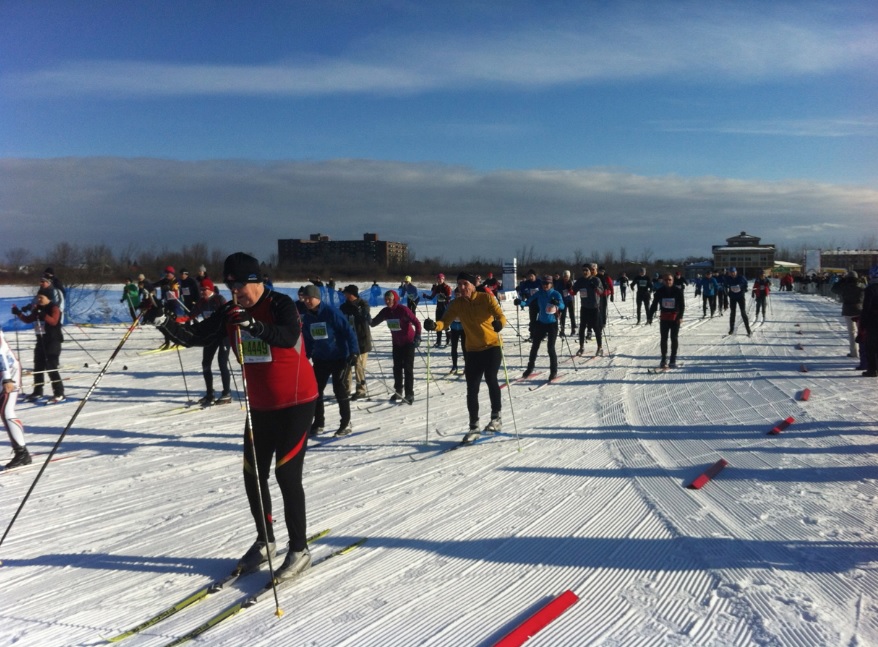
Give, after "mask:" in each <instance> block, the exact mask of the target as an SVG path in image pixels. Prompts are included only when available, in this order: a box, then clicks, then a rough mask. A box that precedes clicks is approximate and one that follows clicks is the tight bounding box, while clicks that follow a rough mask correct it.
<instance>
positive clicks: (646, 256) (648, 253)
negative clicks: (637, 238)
mask: <svg viewBox="0 0 878 647" xmlns="http://www.w3.org/2000/svg"><path fill="white" fill-rule="evenodd" d="M654 254H655V252H654V251H653V250H652V247H644V248H643V251H642V252H640V257H641V259H642V260H643V264H644V265H649V264H650V263H652V257H653V255H654Z"/></svg>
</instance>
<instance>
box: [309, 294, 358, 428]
mask: <svg viewBox="0 0 878 647" xmlns="http://www.w3.org/2000/svg"><path fill="white" fill-rule="evenodd" d="M302 300H303V301H304V302H305V312H304V313H303V314H302V333H303V336H304V338H305V353H306V355H307V356H308V359H310V360H311V363H312V364H313V365H314V377H316V378H317V390H318V391H319V392H320V397H318V398H317V407H316V409H315V411H314V423H313V424H312V425H311V431H310V435H311V436H316V435H317V434H319V433H320V432H321V431H323V424H324V422H325V420H324V416H323V390H324V389H325V388H326V383H327V382H328V381H329V378H330V377H331V378H332V392H333V393H334V394H335V399H336V402H338V412H339V416H340V417H341V424H340V425H339V427H338V431H337V432H335V435H336V436H346V435H348V434H349V433H351V431H352V430H353V429H352V427H351V401H350V392H349V390H348V381H349V380H348V374H349V372H350V371H351V369H352V367H354V366H356V363H357V356H358V355H359V354H360V348H359V346H358V345H357V333H356V332H355V331H354V328H353V326H351V324H350V322H348V319H347V317H345V316H344V315H343V314H342V312H341V310H339V309H338V308H333V307H332V306H329V305H326V304H325V303H323V302H322V301H321V298H320V288H318V287H317V286H316V285H308V286H305V291H304V293H303V295H302Z"/></svg>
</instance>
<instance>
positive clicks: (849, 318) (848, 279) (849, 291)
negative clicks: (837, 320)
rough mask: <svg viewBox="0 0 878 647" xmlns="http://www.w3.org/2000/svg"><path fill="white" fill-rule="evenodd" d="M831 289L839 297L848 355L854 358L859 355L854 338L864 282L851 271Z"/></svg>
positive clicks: (856, 333) (856, 334)
mask: <svg viewBox="0 0 878 647" xmlns="http://www.w3.org/2000/svg"><path fill="white" fill-rule="evenodd" d="M832 291H833V292H834V293H835V294H837V295H838V296H839V298H840V299H841V316H842V317H844V320H845V324H846V325H847V330H848V343H849V346H850V351H849V352H848V357H853V358H854V359H856V358H857V357H859V356H860V353H859V352H858V351H859V349H858V347H857V342H856V339H857V337H859V334H858V330H857V329H858V328H859V327H860V325H859V320H860V315H861V314H862V313H863V294H864V293H865V291H866V284H865V282H863V281H862V280H861V279H860V277H859V275H858V274H857V273H856V272H854V271H851V272H848V273H847V275H846V276H845V277H844V279H842V280H841V281H839V282H838V283H836V284H835V285H833V286H832Z"/></svg>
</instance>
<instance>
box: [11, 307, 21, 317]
mask: <svg viewBox="0 0 878 647" xmlns="http://www.w3.org/2000/svg"><path fill="white" fill-rule="evenodd" d="M12 314H14V315H16V316H18V315H20V314H21V310H19V309H18V306H12Z"/></svg>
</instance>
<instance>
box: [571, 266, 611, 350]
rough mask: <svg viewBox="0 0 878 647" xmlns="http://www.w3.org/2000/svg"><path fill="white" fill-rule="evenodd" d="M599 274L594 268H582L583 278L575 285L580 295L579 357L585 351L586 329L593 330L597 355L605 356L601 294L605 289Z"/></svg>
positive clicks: (574, 290) (574, 288)
mask: <svg viewBox="0 0 878 647" xmlns="http://www.w3.org/2000/svg"><path fill="white" fill-rule="evenodd" d="M602 285H603V284H602V283H601V280H600V278H598V276H597V273H595V272H593V271H592V266H591V265H589V264H585V265H583V266H582V276H580V277H579V278H578V279H576V282H575V283H574V284H573V292H574V293H575V294H578V295H579V350H578V351H577V352H576V354H577V355H582V354H583V352H584V351H585V340H586V337H585V331H586V328H588V329H590V330H593V331H594V334H595V341H597V343H598V347H597V349H596V350H595V355H603V354H604V349H603V345H604V339H603V326H602V325H601V302H600V299H601V294H602V293H603V287H602Z"/></svg>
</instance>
